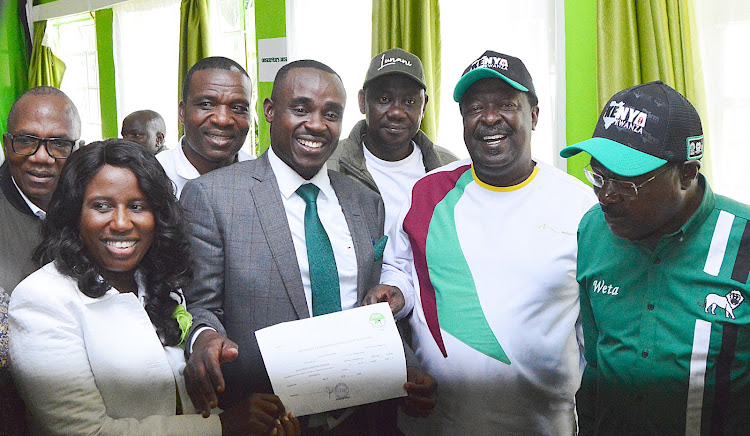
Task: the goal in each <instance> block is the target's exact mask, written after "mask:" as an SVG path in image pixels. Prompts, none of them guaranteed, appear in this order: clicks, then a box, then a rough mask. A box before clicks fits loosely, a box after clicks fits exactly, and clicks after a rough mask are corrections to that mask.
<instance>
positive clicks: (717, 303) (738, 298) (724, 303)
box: [706, 289, 745, 319]
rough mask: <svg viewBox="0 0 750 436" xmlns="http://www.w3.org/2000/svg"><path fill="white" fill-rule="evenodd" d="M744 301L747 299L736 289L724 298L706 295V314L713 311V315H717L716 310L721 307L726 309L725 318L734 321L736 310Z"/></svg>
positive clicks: (717, 295)
mask: <svg viewBox="0 0 750 436" xmlns="http://www.w3.org/2000/svg"><path fill="white" fill-rule="evenodd" d="M743 301H745V297H743V296H742V293H741V292H740V291H738V290H736V289H733V290H731V291H729V293H728V294H727V295H724V296H721V295H719V294H708V295H706V313H708V310H709V309H711V315H716V308H717V307H720V308H722V309H724V316H726V317H727V318H732V319H734V309H736V308H737V307H738V306H739V305H740V304H742V302H743Z"/></svg>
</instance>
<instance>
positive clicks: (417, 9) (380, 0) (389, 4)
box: [372, 0, 441, 139]
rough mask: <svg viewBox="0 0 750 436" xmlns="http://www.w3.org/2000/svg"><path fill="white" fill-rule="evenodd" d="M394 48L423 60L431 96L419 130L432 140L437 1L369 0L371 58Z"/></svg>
mask: <svg viewBox="0 0 750 436" xmlns="http://www.w3.org/2000/svg"><path fill="white" fill-rule="evenodd" d="M394 47H401V48H402V49H404V50H406V51H408V52H410V53H413V54H415V55H417V56H419V59H421V60H422V65H424V74H425V80H426V82H427V94H428V95H429V97H430V99H429V102H428V104H427V110H426V111H425V116H424V119H423V120H422V131H424V132H425V133H426V134H427V136H429V137H430V138H432V139H435V138H437V124H438V119H439V110H440V76H441V73H440V71H441V66H440V53H441V50H440V5H439V1H438V0H372V56H375V55H376V54H378V53H380V52H382V51H385V50H388V49H391V48H394Z"/></svg>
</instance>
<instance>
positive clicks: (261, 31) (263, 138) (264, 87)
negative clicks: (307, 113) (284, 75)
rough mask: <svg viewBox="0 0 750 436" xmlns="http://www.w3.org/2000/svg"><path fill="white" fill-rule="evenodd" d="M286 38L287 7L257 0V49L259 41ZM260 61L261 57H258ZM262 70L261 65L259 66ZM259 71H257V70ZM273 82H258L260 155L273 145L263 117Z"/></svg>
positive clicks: (268, 0)
mask: <svg viewBox="0 0 750 436" xmlns="http://www.w3.org/2000/svg"><path fill="white" fill-rule="evenodd" d="M285 36H286V5H285V2H283V1H279V0H255V38H256V41H255V48H256V49H257V48H258V41H257V40H258V39H266V38H283V37H285ZM258 61H260V56H258ZM258 68H260V65H258ZM256 71H257V70H256ZM272 88H273V82H258V107H257V108H256V110H257V113H258V138H260V141H259V145H258V150H257V151H258V155H260V154H261V153H263V152H264V151H266V149H267V148H268V146H269V145H270V144H271V137H270V133H269V131H268V128H269V125H268V123H267V122H266V119H265V117H264V116H263V100H265V99H266V98H268V97H270V96H271V90H272Z"/></svg>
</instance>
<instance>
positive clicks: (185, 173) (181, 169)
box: [175, 135, 201, 180]
mask: <svg viewBox="0 0 750 436" xmlns="http://www.w3.org/2000/svg"><path fill="white" fill-rule="evenodd" d="M184 143H185V135H183V136H182V138H180V142H179V144H177V154H176V156H175V163H176V164H177V165H175V170H177V175H179V176H180V177H182V178H183V179H187V180H192V179H195V178H197V177H199V176H200V175H201V174H200V173H199V172H198V170H197V169H195V167H194V166H193V164H191V163H190V161H189V160H188V158H187V156H185V151H184V150H183V149H182V146H183V144H184Z"/></svg>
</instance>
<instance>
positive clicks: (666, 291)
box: [0, 48, 750, 435]
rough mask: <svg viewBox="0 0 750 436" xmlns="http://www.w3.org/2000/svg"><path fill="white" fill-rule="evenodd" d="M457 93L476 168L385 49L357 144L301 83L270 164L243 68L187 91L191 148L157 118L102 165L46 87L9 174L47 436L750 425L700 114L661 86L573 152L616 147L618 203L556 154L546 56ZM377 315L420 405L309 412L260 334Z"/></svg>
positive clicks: (409, 68)
mask: <svg viewBox="0 0 750 436" xmlns="http://www.w3.org/2000/svg"><path fill="white" fill-rule="evenodd" d="M453 98H454V100H455V101H456V102H457V103H458V108H459V110H460V113H461V115H462V117H463V125H464V141H465V144H466V147H467V150H468V152H469V156H470V157H469V158H468V159H464V160H457V159H456V157H455V156H454V155H452V154H451V153H450V152H448V151H447V150H445V149H442V148H441V147H438V146H436V145H434V144H433V143H432V141H431V140H430V139H429V138H428V137H427V135H425V134H424V132H422V131H421V130H420V129H419V126H420V122H421V120H422V116H423V115H424V110H425V107H426V105H427V103H428V99H429V97H428V93H427V86H426V83H425V79H424V71H423V68H422V64H421V62H420V60H419V58H418V57H416V56H414V55H413V54H411V53H408V52H406V51H404V50H402V49H398V48H395V49H391V50H387V51H385V52H383V53H380V54H378V55H377V56H375V57H374V58H373V59H372V62H371V65H370V67H369V69H368V70H367V72H366V75H365V80H364V83H363V87H362V89H361V90H360V91H359V95H358V100H359V107H360V111H361V112H362V113H363V114H364V116H365V119H364V120H362V121H360V122H358V123H357V124H356V125H355V126H354V128H353V130H352V132H351V134H350V135H349V137H348V138H345V139H343V140H341V141H340V142H339V137H340V134H341V125H342V116H343V112H344V106H345V102H346V93H345V90H344V87H343V83H342V81H341V78H340V77H339V76H338V74H337V73H336V72H335V71H334V70H332V69H331V68H330V67H328V66H326V65H324V64H322V63H320V62H317V61H313V60H302V61H294V62H290V63H288V64H287V65H285V66H284V67H282V68H281V69H280V70H279V72H278V73H277V75H276V78H275V80H274V83H273V90H272V93H271V96H270V97H269V98H267V99H266V100H265V101H264V102H263V115H264V116H265V118H266V120H267V121H268V123H269V125H270V144H268V145H269V147H268V150H267V151H266V152H265V153H264V154H262V155H261V156H260V157H258V158H257V159H253V158H252V157H250V156H249V155H247V154H245V153H244V152H243V151H241V147H242V145H243V143H244V142H245V139H246V136H247V133H248V130H249V126H250V116H251V111H252V108H251V101H252V99H251V86H250V78H249V77H248V75H247V73H246V72H245V70H244V69H243V68H242V67H241V66H240V65H238V64H236V63H235V62H233V61H231V60H229V59H226V58H221V57H210V58H206V59H203V60H201V61H199V62H198V63H196V64H195V65H194V66H193V67H192V68H191V70H190V71H189V73H188V74H187V76H186V78H185V81H184V83H183V91H182V101H181V102H180V103H179V106H178V114H179V120H180V122H181V123H182V124H183V126H184V132H185V134H184V136H183V137H182V138H180V140H179V143H178V144H177V146H176V147H175V148H172V149H166V150H164V144H165V141H164V137H165V135H164V126H163V124H164V122H163V120H162V119H161V117H159V116H158V114H156V113H155V112H152V111H139V112H135V113H133V114H131V115H129V116H128V117H127V118H126V119H125V121H124V122H123V126H122V136H123V138H124V139H108V140H105V141H100V142H95V143H92V144H88V145H85V144H83V141H81V139H80V130H81V129H80V124H81V122H80V118H79V116H78V113H77V110H76V108H75V106H74V105H73V103H72V102H71V101H70V99H69V98H68V97H67V96H66V95H65V94H64V93H63V92H62V91H60V90H58V89H55V88H50V87H40V88H33V89H31V90H29V91H27V92H26V93H24V94H23V95H22V96H21V97H19V99H18V100H17V101H16V102H15V103H14V105H13V107H12V108H11V111H10V114H9V116H8V122H7V129H8V133H6V134H5V135H4V136H3V147H4V152H5V156H6V160H5V163H4V164H3V165H2V167H0V188H2V194H3V195H2V196H0V245H1V246H2V247H3V248H2V250H1V252H0V287H2V288H3V289H5V291H6V292H8V293H11V297H10V302H9V304H8V305H7V319H8V327H9V331H10V340H9V344H8V345H9V357H8V359H6V358H5V355H4V354H0V384H2V383H3V380H5V379H4V378H2V376H7V374H8V373H9V371H8V368H10V374H11V375H12V377H13V382H14V385H15V388H17V390H18V393H19V394H20V398H21V399H22V400H23V403H25V409H26V417H27V421H28V426H29V430H30V431H31V433H32V434H64V435H72V434H127V435H130V434H159V435H161V434H164V435H170V434H174V435H189V434H195V435H210V434H217V435H218V434H225V435H233V434H242V435H246V434H252V435H271V434H273V435H301V434H304V435H398V434H407V435H456V434H472V435H473V434H477V435H481V434H486V435H497V434H508V435H521V434H529V435H572V434H576V432H578V433H580V434H602V435H610V434H682V433H685V434H742V433H744V432H745V431H746V430H745V429H746V428H750V426H748V425H747V424H748V422H746V421H750V414H748V413H745V412H747V410H746V406H745V404H747V402H746V401H745V400H747V399H748V397H750V387H748V386H747V380H748V379H749V377H748V376H749V375H750V366H749V365H748V362H746V361H745V358H747V356H749V355H750V354H748V353H747V352H746V351H747V350H748V348H750V342H748V339H749V337H748V335H749V334H750V333H749V332H750V330H749V329H748V326H749V325H750V313H749V312H748V311H746V310H745V308H746V306H747V305H746V304H745V305H743V301H744V299H745V298H746V297H745V295H747V294H748V291H750V288H749V287H748V285H747V281H748V273H749V272H750V237H748V236H747V235H748V234H750V230H747V228H746V227H747V220H748V219H750V208H749V207H748V206H746V205H743V204H740V203H737V202H734V201H732V200H730V199H727V198H725V197H722V196H720V195H716V194H714V193H713V192H712V191H711V189H710V187H709V185H708V183H707V182H706V179H705V178H704V177H703V176H702V175H701V174H700V172H699V169H700V158H701V157H702V154H703V144H704V142H703V132H702V127H701V122H700V118H699V117H698V114H697V112H696V111H695V109H694V107H693V106H692V105H691V104H690V103H689V102H688V101H687V100H686V99H685V98H684V97H683V96H682V95H680V94H679V93H678V92H677V91H675V90H674V89H672V88H670V87H668V86H667V85H665V84H663V83H661V82H652V83H648V84H644V85H639V86H636V87H633V88H628V89H626V90H623V91H622V92H620V93H618V94H616V95H615V96H613V97H612V99H610V101H609V102H608V103H607V105H606V106H605V108H604V110H603V111H602V113H601V115H600V118H599V121H598V124H597V127H596V130H595V131H594V135H593V138H592V139H590V140H587V141H584V142H582V143H579V144H574V145H571V146H569V147H567V148H565V149H563V150H562V152H561V154H562V155H563V156H564V157H570V156H573V155H575V154H577V153H579V152H587V153H589V154H590V156H591V163H590V165H589V166H588V167H587V168H586V169H585V170H584V173H585V175H586V178H587V179H588V180H589V181H590V182H591V184H592V185H593V191H592V190H591V188H590V187H588V186H586V185H585V184H583V183H582V182H580V181H579V180H578V179H576V178H574V177H572V176H570V175H568V174H565V173H564V172H562V171H560V170H558V169H556V168H554V167H552V166H549V165H546V164H544V163H542V162H539V161H536V160H535V159H534V158H533V157H532V156H531V148H530V144H531V137H532V132H533V130H534V129H535V127H536V124H537V120H538V117H539V115H540V109H539V107H538V99H537V95H536V91H535V88H534V83H533V80H532V77H531V75H530V74H529V72H528V70H527V69H526V67H525V65H524V63H523V62H522V61H521V60H520V59H518V58H516V57H513V56H509V55H506V54H502V53H498V52H494V51H487V52H485V53H483V54H482V55H481V56H479V57H478V58H477V59H476V60H474V61H473V62H471V63H470V64H469V66H468V67H467V68H466V70H465V71H464V73H463V75H462V77H461V79H460V80H459V82H458V83H457V84H456V87H455V89H454V92H453ZM131 141H132V142H131ZM157 153H158V154H157ZM0 295H2V294H0ZM3 302H4V300H3V299H0V303H3ZM377 302H387V303H388V304H389V305H390V307H391V310H392V312H393V314H394V317H395V319H396V320H397V321H398V323H399V325H400V332H401V334H402V339H403V341H404V352H405V355H406V362H407V368H406V374H407V382H406V384H405V385H404V391H405V394H406V395H405V397H403V398H401V399H398V400H389V401H383V402H379V403H373V404H367V405H363V406H358V407H352V408H348V409H344V410H336V411H331V412H327V413H320V414H315V415H311V416H304V417H297V416H295V415H294V413H293V411H290V410H287V408H286V406H285V405H284V404H283V402H282V401H281V399H280V398H279V397H278V396H276V395H274V393H273V389H272V387H271V383H270V380H269V377H268V374H267V371H266V367H265V365H264V362H263V358H262V356H261V353H260V350H259V347H258V343H257V340H256V337H255V334H254V332H255V331H256V330H259V329H261V328H264V327H267V326H271V325H274V324H278V323H281V322H285V321H292V320H297V319H302V318H307V317H310V316H318V315H323V314H326V313H330V312H334V311H340V310H347V309H351V308H354V307H356V306H359V305H364V304H372V303H377ZM4 307H5V306H4V305H2V304H0V315H3V310H2V309H3V308H4ZM2 320H3V318H2V317H0V321H2ZM342 328H345V326H342ZM4 332H5V330H0V333H4ZM4 337H7V336H5V335H0V338H4ZM2 345H3V342H0V351H2V349H3V347H2ZM0 395H2V396H3V397H4V398H0V409H5V410H2V412H0V413H2V414H5V415H4V416H7V417H10V416H11V414H12V413H14V412H17V410H18V409H19V408H22V407H23V404H22V403H21V402H20V401H19V400H17V399H13V395H14V392H13V385H8V383H7V382H6V383H5V384H4V385H0ZM6 398H7V400H6ZM743 411H744V412H743ZM17 418H18V413H16V415H15V418H14V419H16V422H17ZM2 420H3V416H0V421H2ZM5 422H6V423H8V422H10V420H9V418H8V419H6V420H5ZM18 428H20V427H18ZM3 430H5V431H6V432H11V431H12V429H8V428H3V425H2V424H0V433H2V432H3Z"/></svg>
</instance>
